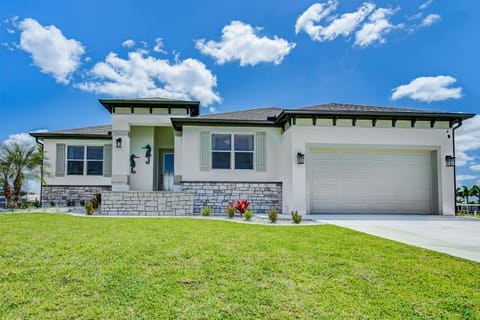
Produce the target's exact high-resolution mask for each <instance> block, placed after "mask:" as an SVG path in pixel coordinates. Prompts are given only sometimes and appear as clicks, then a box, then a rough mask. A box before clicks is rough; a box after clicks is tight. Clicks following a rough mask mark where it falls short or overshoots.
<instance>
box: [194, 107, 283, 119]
mask: <svg viewBox="0 0 480 320" xmlns="http://www.w3.org/2000/svg"><path fill="white" fill-rule="evenodd" d="M283 110H284V109H282V108H276V107H269V108H258V109H249V110H242V111H233V112H223V113H213V114H207V115H203V116H199V117H197V119H218V120H267V118H269V117H276V116H277V115H279V114H280V112H282V111H283Z"/></svg>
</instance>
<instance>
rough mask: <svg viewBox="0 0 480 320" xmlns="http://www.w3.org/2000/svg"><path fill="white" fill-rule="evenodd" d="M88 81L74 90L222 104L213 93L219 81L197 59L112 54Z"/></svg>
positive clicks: (138, 53)
mask: <svg viewBox="0 0 480 320" xmlns="http://www.w3.org/2000/svg"><path fill="white" fill-rule="evenodd" d="M88 76H89V79H88V80H87V81H85V82H83V83H77V84H75V87H77V88H80V89H81V90H84V91H89V92H95V93H100V94H107V95H110V96H116V97H167V98H173V99H196V100H199V101H201V103H202V104H203V105H210V104H212V103H216V102H220V101H221V98H220V96H219V95H218V94H217V93H216V92H215V91H214V87H215V86H216V85H217V78H216V77H215V75H213V74H212V72H211V71H210V70H208V69H207V68H206V66H205V65H204V64H203V63H202V62H200V61H198V60H195V59H185V60H183V61H177V62H175V63H173V64H172V63H170V62H169V61H168V60H162V59H157V58H155V57H152V56H147V55H146V52H145V51H141V50H137V51H134V52H130V53H129V54H128V59H122V58H120V57H118V56H117V54H115V53H113V52H111V53H110V54H108V55H107V57H106V58H105V61H102V62H98V63H97V64H95V66H94V67H93V68H92V70H90V71H89V73H88Z"/></svg>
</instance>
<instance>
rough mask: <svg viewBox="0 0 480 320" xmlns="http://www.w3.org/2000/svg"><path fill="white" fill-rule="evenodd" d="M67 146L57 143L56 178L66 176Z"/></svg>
mask: <svg viewBox="0 0 480 320" xmlns="http://www.w3.org/2000/svg"><path fill="white" fill-rule="evenodd" d="M65 149H66V148H65V144H64V143H57V150H56V152H57V154H56V161H55V176H56V177H64V176H65Z"/></svg>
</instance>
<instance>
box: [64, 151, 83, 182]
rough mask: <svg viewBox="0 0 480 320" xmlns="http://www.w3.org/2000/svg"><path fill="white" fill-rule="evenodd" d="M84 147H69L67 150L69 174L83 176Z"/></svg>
mask: <svg viewBox="0 0 480 320" xmlns="http://www.w3.org/2000/svg"><path fill="white" fill-rule="evenodd" d="M84 157H85V147H84V146H68V149H67V174H68V175H74V176H83V159H84Z"/></svg>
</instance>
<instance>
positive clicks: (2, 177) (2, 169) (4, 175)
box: [0, 150, 13, 208]
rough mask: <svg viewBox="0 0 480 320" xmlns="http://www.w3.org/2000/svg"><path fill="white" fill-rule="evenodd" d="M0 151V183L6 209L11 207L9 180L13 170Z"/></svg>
mask: <svg viewBox="0 0 480 320" xmlns="http://www.w3.org/2000/svg"><path fill="white" fill-rule="evenodd" d="M1 151H3V150H0V183H2V184H3V188H2V189H3V195H4V196H5V200H6V202H7V203H6V204H7V207H8V208H10V207H11V206H12V187H11V186H10V181H9V179H11V178H12V175H13V168H12V166H11V164H10V163H9V162H8V160H7V159H6V157H5V154H4V153H3V152H1Z"/></svg>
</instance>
